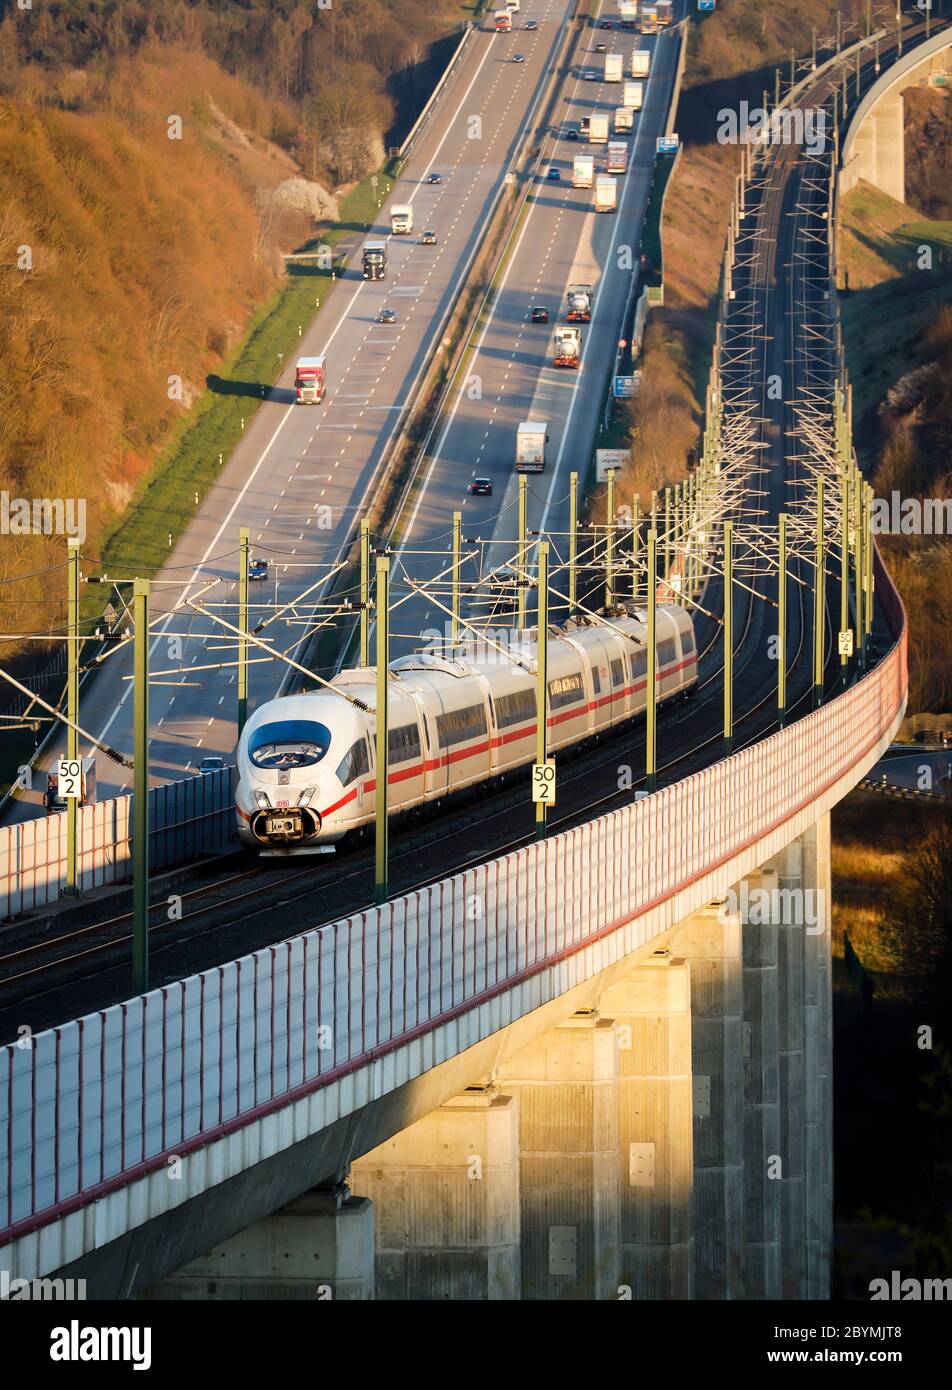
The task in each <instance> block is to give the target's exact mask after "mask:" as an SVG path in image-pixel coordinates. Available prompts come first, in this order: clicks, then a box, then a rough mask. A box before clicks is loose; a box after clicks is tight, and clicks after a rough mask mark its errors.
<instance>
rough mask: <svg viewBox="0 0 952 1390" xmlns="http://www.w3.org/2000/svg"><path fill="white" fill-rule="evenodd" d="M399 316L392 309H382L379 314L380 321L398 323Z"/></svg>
mask: <svg viewBox="0 0 952 1390" xmlns="http://www.w3.org/2000/svg"><path fill="white" fill-rule="evenodd" d="M396 321H397V316H396V314H395V313H394V312H393V310H392V309H381V310H380V313H379V314H378V315H377V322H378V323H396Z"/></svg>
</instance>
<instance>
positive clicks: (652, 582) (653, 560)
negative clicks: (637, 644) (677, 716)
mask: <svg viewBox="0 0 952 1390" xmlns="http://www.w3.org/2000/svg"><path fill="white" fill-rule="evenodd" d="M647 597H648V604H647V607H648V671H647V676H648V688H647V693H646V698H645V721H646V724H647V733H646V738H645V772H646V774H647V783H648V790H649V792H653V791H654V789H655V778H656V773H657V744H658V647H657V643H656V641H655V629H656V627H657V605H658V533H657V532H656V531H655V529H654V527H653V526H652V528H651V530H650V531H649V532H648V595H647Z"/></svg>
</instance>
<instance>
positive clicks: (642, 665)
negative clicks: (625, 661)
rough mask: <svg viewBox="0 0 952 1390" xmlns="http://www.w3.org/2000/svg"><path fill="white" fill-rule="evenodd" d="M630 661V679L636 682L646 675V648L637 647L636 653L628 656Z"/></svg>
mask: <svg viewBox="0 0 952 1390" xmlns="http://www.w3.org/2000/svg"><path fill="white" fill-rule="evenodd" d="M629 659H630V661H631V678H632V680H633V681H636V680H638V679H639V678H640V677H641V676H646V675H647V674H648V648H647V647H638V649H637V650H636V651H633V652H631V653H630V654H629Z"/></svg>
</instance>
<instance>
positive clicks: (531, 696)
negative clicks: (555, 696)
mask: <svg viewBox="0 0 952 1390" xmlns="http://www.w3.org/2000/svg"><path fill="white" fill-rule="evenodd" d="M535 717H536V700H535V690H534V689H533V688H532V687H531V686H530V687H529V688H528V689H527V690H512V691H510V692H509V694H508V695H497V696H496V728H497V729H508V728H509V727H510V726H511V725H513V724H523V723H527V722H528V721H529V720H530V719H535Z"/></svg>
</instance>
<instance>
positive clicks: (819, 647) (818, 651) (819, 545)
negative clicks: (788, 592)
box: [813, 478, 826, 705]
mask: <svg viewBox="0 0 952 1390" xmlns="http://www.w3.org/2000/svg"><path fill="white" fill-rule="evenodd" d="M815 558H816V573H815V575H814V577H813V703H814V705H819V704H820V703H821V702H822V699H823V610H824V599H825V597H826V592H825V591H826V583H825V574H824V565H825V563H826V561H825V557H824V553H823V479H822V478H818V479H817V494H816V557H815Z"/></svg>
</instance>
